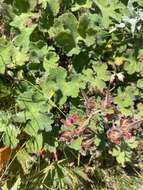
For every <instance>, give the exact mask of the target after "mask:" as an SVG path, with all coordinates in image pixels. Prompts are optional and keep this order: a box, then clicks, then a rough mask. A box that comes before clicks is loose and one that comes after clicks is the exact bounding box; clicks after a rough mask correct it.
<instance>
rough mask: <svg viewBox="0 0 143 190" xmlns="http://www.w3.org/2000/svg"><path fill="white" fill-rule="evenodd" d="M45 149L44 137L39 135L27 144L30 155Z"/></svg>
mask: <svg viewBox="0 0 143 190" xmlns="http://www.w3.org/2000/svg"><path fill="white" fill-rule="evenodd" d="M42 147H43V136H42V134H37V135H36V136H35V137H32V138H30V140H29V141H27V143H26V150H27V151H28V152H29V153H37V152H38V151H39V150H41V149H42Z"/></svg>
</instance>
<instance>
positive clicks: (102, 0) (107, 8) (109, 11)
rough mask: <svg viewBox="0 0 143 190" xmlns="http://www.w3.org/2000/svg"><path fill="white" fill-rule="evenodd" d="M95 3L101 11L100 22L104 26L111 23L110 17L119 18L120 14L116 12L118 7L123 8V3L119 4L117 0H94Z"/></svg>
mask: <svg viewBox="0 0 143 190" xmlns="http://www.w3.org/2000/svg"><path fill="white" fill-rule="evenodd" d="M94 2H95V4H96V5H97V6H98V7H99V9H100V10H101V13H102V23H103V26H104V27H105V28H108V27H109V25H110V24H111V23H112V20H111V19H110V18H113V19H115V20H117V21H118V20H119V19H121V14H119V13H118V12H117V10H119V11H120V9H121V8H122V9H123V8H125V7H124V6H123V4H121V3H120V2H119V1H118V0H114V1H112V2H110V1H108V0H96V1H95V0H94Z"/></svg>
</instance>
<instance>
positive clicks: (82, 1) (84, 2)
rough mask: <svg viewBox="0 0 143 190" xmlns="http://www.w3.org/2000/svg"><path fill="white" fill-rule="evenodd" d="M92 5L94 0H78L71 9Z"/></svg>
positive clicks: (88, 7)
mask: <svg viewBox="0 0 143 190" xmlns="http://www.w3.org/2000/svg"><path fill="white" fill-rule="evenodd" d="M91 6H92V0H77V1H76V3H75V4H74V5H73V6H72V8H71V10H72V11H73V12H75V11H78V10H80V9H90V8H91Z"/></svg>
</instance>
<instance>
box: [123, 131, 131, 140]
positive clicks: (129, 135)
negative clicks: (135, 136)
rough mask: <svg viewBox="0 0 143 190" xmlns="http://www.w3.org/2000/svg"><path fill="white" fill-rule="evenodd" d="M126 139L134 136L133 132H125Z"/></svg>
mask: <svg viewBox="0 0 143 190" xmlns="http://www.w3.org/2000/svg"><path fill="white" fill-rule="evenodd" d="M123 136H124V139H125V140H129V139H130V138H131V137H132V134H131V133H129V132H127V133H124V134H123Z"/></svg>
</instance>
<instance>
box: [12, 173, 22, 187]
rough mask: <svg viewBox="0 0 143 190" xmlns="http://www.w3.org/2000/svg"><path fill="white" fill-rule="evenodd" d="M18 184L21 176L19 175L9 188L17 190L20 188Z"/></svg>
mask: <svg viewBox="0 0 143 190" xmlns="http://www.w3.org/2000/svg"><path fill="white" fill-rule="evenodd" d="M20 185H21V178H20V176H18V178H17V180H16V182H15V183H14V185H13V186H12V188H11V190H18V189H20Z"/></svg>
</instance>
